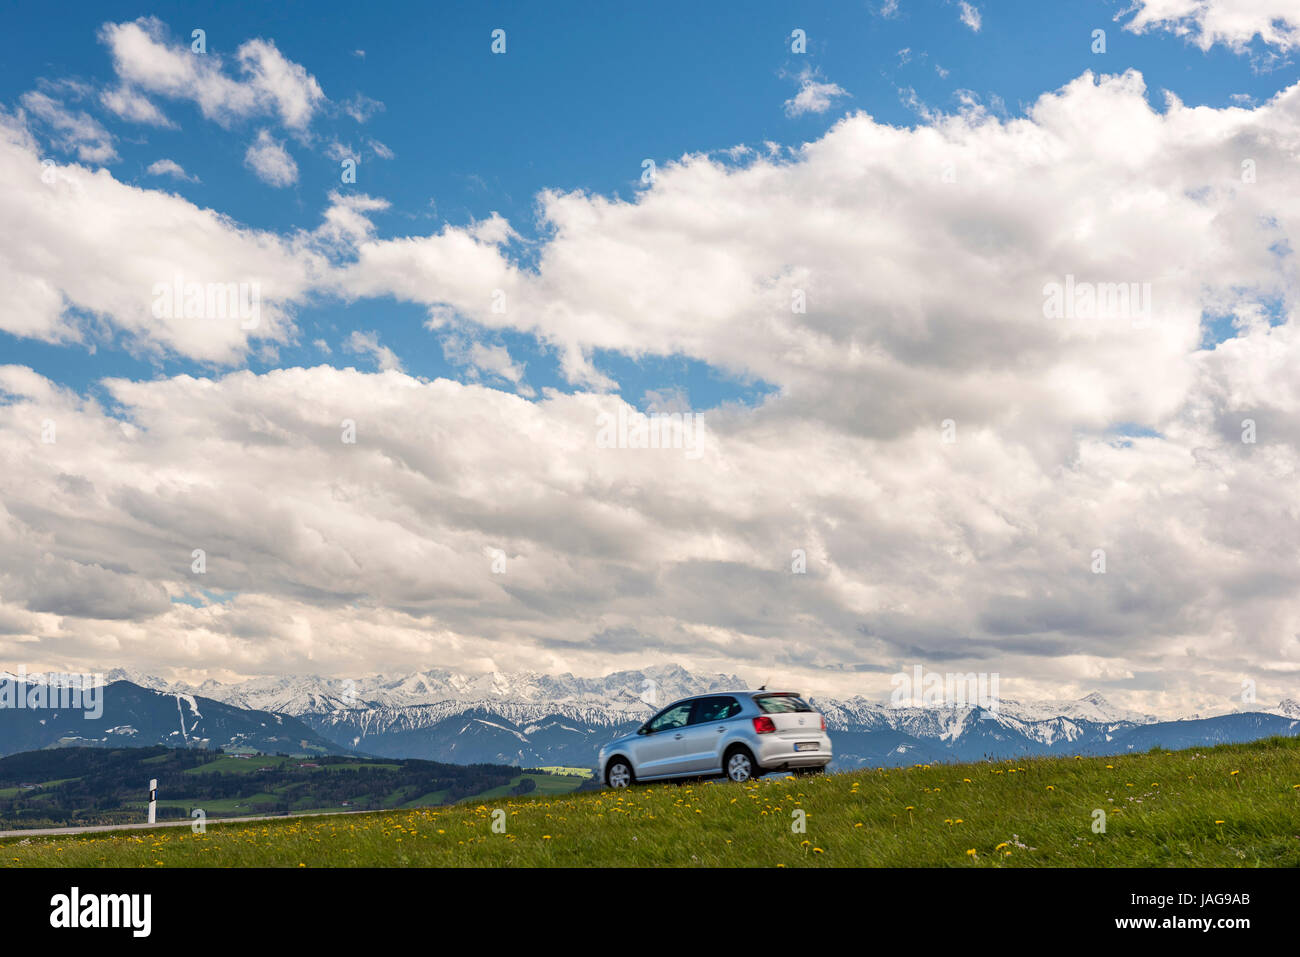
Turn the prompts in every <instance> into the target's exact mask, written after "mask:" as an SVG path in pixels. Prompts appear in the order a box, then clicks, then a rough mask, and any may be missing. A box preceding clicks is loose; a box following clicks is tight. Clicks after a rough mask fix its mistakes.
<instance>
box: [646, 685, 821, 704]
mask: <svg viewBox="0 0 1300 957" xmlns="http://www.w3.org/2000/svg"><path fill="white" fill-rule="evenodd" d="M756 694H775V695H795V696H796V697H798V695H799V692H797V691H785V690H783V689H780V688H767V689H760V690H755V689H753V688H746V689H744V690H732V691H705V692H703V693H702V694H693V695H687V696H686V697H685V698H678V699H677V700H676V701H674V702H673V703H672V704H670V705H669V706H668V707H670V708H671V707H672V705H673V704H681V703H682V702H683V701H694V700H696V699H697V698H720V697H722V696H724V695H751V696H752V695H756Z"/></svg>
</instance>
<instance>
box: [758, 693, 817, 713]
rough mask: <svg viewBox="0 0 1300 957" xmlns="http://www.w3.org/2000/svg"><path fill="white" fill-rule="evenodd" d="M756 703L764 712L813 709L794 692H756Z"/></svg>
mask: <svg viewBox="0 0 1300 957" xmlns="http://www.w3.org/2000/svg"><path fill="white" fill-rule="evenodd" d="M754 703H755V704H756V705H758V707H759V708H760V709H761V710H762V712H763V713H764V714H789V713H790V712H791V711H811V710H812V707H811V706H810V705H809V704H808V702H807V701H804V700H803V698H800V697H799V696H798V695H794V694H756V695H754Z"/></svg>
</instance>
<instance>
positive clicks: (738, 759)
mask: <svg viewBox="0 0 1300 957" xmlns="http://www.w3.org/2000/svg"><path fill="white" fill-rule="evenodd" d="M722 773H723V775H724V776H725V777H726V779H727V780H728V781H732V782H734V783H736V784H744V783H745V782H746V781H752V780H754V778H756V777H758V776H759V775H760V774H762V771H761V770H760V768H759V766H758V762H757V761H755V760H754V755H753V753H752V752H751V751H750V750H749V748H746V747H744V746H742V745H736V746H735V747H733V748H731V749H730V750H728V751H727V753H726V754H725V755H724V756H723V758H722Z"/></svg>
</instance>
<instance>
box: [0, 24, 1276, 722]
mask: <svg viewBox="0 0 1300 957" xmlns="http://www.w3.org/2000/svg"><path fill="white" fill-rule="evenodd" d="M6 24H7V27H8V30H7V32H6V39H5V40H4V41H0V42H3V43H4V52H5V55H4V56H3V57H0V179H3V180H4V181H5V182H6V183H8V184H10V186H11V187H12V188H9V189H6V190H4V191H0V222H3V223H4V225H5V229H4V230H0V287H3V288H4V289H5V291H6V298H5V301H4V307H3V309H0V458H2V459H3V460H4V461H5V462H6V465H7V468H6V470H3V471H0V664H3V663H4V661H5V660H9V661H11V662H12V663H13V664H14V665H17V664H19V663H22V664H25V666H26V667H27V668H28V670H29V671H36V670H41V669H42V668H43V667H47V668H48V667H54V668H56V669H62V670H77V669H78V668H82V669H84V668H104V667H115V666H119V665H120V666H125V667H138V668H141V669H143V670H148V671H151V672H155V673H159V674H166V675H168V676H169V677H177V678H183V679H186V680H189V679H194V680H203V679H204V678H206V677H219V678H237V677H242V676H249V675H254V674H285V673H295V672H303V671H311V672H315V673H325V674H335V675H361V674H369V673H374V672H376V671H410V670H417V669H425V668H428V667H432V666H444V667H454V668H458V669H465V670H470V671H475V672H482V671H491V670H514V669H532V670H538V671H547V672H564V671H571V672H573V673H575V674H584V675H601V674H607V673H609V672H610V671H613V670H616V669H619V668H637V667H643V666H646V665H651V664H667V663H675V664H681V665H682V666H684V667H688V668H694V669H698V670H710V671H725V672H730V673H737V674H741V675H742V676H746V677H750V678H756V679H759V680H762V679H765V678H771V679H772V680H773V681H777V682H783V683H784V682H788V683H790V684H797V685H798V686H800V687H804V688H806V689H808V690H810V692H816V693H844V694H856V693H863V694H867V695H874V696H877V697H879V696H880V693H881V692H884V693H887V692H888V688H887V681H886V678H887V675H888V673H889V671H890V670H891V669H895V668H897V669H898V670H901V671H904V672H910V669H911V668H912V667H913V666H914V665H917V664H920V665H922V666H924V667H930V668H935V667H938V668H941V669H942V670H960V671H974V672H981V673H984V672H997V673H999V674H1001V675H1002V688H1003V690H1004V691H1005V692H1006V693H1007V694H1008V696H1009V697H1016V698H1021V699H1026V700H1028V699H1033V698H1042V697H1051V698H1059V697H1065V696H1070V695H1078V694H1083V693H1087V692H1090V691H1093V690H1098V689H1100V690H1103V691H1105V692H1106V693H1107V694H1108V695H1109V696H1112V697H1113V698H1114V699H1115V700H1117V701H1121V702H1123V703H1125V704H1128V705H1130V706H1135V707H1140V708H1141V709H1142V710H1144V711H1149V712H1153V713H1154V712H1160V713H1185V712H1187V711H1189V710H1196V709H1200V710H1208V709H1213V708H1223V707H1228V708H1231V707H1235V706H1236V703H1237V702H1236V699H1235V698H1233V695H1235V694H1237V693H1238V691H1239V689H1240V687H1241V682H1242V680H1243V679H1247V678H1248V679H1250V680H1252V681H1255V682H1257V684H1258V687H1259V689H1260V695H1261V700H1264V699H1265V698H1267V697H1273V696H1276V697H1274V700H1277V699H1278V698H1281V697H1283V696H1286V695H1290V696H1292V697H1294V696H1295V695H1296V694H1297V693H1300V692H1298V691H1297V688H1300V685H1297V682H1300V664H1296V662H1300V638H1298V637H1297V635H1300V604H1297V600H1296V598H1295V596H1296V595H1300V571H1297V570H1296V566H1295V562H1294V543H1295V541H1297V540H1300V514H1298V513H1297V512H1296V510H1295V507H1294V502H1293V501H1292V500H1291V499H1290V498H1288V495H1289V494H1290V493H1289V491H1288V490H1293V489H1294V488H1295V487H1296V484H1295V483H1296V480H1297V477H1298V476H1300V428H1297V425H1296V423H1298V422H1300V393H1298V392H1297V391H1296V389H1295V385H1294V383H1295V373H1294V370H1295V368H1296V367H1297V366H1298V365H1300V320H1298V319H1297V316H1298V315H1300V313H1297V309H1296V304H1297V302H1300V268H1298V267H1297V261H1296V257H1295V250H1296V249H1297V244H1298V243H1300V176H1297V175H1296V170H1295V157H1296V156H1300V83H1298V82H1297V78H1298V76H1300V73H1298V71H1297V69H1296V64H1295V62H1294V61H1295V59H1296V57H1297V56H1300V14H1296V13H1295V10H1294V3H1289V2H1288V0H1260V2H1259V3H1257V4H1253V5H1251V6H1250V7H1248V8H1246V9H1243V8H1242V6H1241V5H1240V4H1238V3H1234V2H1232V0H1161V2H1160V3H1157V4H1151V3H1149V2H1147V0H1115V2H1108V0H1096V2H1089V0H1081V2H1072V3H1064V4H1054V3H1044V2H1041V0H1040V2H994V0H953V2H947V0H867V2H858V3H808V4H797V3H788V2H780V3H778V2H749V3H744V4H740V3H716V4H700V3H685V2H681V3H679V2H667V3H660V4H656V5H652V6H637V5H632V4H608V3H573V4H554V3H548V4H539V3H517V4H515V3H482V4H451V3H446V4H410V5H401V4H383V3H373V4H367V5H362V6H357V5H354V4H331V3H313V4H300V5H290V6H276V5H271V4H255V5H253V4H250V5H241V6H238V7H233V8H232V7H231V6H229V5H226V4H192V3H187V4H184V5H179V4H167V3H158V4H155V5H151V6H149V7H145V8H141V7H138V6H129V7H128V6H125V5H118V4H115V3H95V4H90V3H85V4H69V5H66V6H62V7H60V8H59V11H58V13H57V14H51V13H50V12H49V11H48V9H47V8H45V7H42V6H39V5H35V4H32V5H26V6H23V7H20V8H18V9H17V10H15V11H11V12H10V13H9V15H8V18H7V21H6ZM195 29H201V30H203V31H205V34H204V41H205V44H206V46H205V49H204V50H203V52H202V53H195V52H194V51H193V50H192V49H191V46H190V44H191V31H193V30H195ZM495 30H504V31H505V52H504V53H502V54H495V53H493V52H492V43H493V31H495ZM1096 30H1104V31H1105V50H1104V52H1094V45H1095V43H1096V40H1095V38H1094V31H1096ZM794 31H802V32H803V35H804V36H805V37H806V49H805V50H802V51H800V50H796V49H794V48H793V44H794V42H795V37H794V36H792V34H793V33H794ZM1167 93H1168V94H1171V95H1172V98H1173V99H1171V100H1170V99H1167V98H1166V94H1167ZM344 157H353V158H357V159H359V166H358V167H357V176H356V181H355V182H348V181H345V180H344V178H343V177H342V176H341V172H342V170H341V165H340V164H341V160H342V159H343V158H344ZM646 161H652V162H653V163H654V164H655V169H656V171H657V174H656V176H655V177H654V178H653V181H652V182H650V181H647V179H646V178H645V177H644V176H643V171H644V169H645V166H644V164H645V163H646ZM177 274H184V276H185V278H186V279H187V280H194V281H197V282H206V283H208V284H210V286H214V287H215V286H217V285H218V284H223V285H224V284H226V283H231V282H235V283H237V282H244V281H256V282H258V283H260V288H261V290H262V300H261V313H260V315H259V324H258V325H257V326H256V327H255V328H252V329H247V328H241V327H240V325H239V323H237V322H235V321H234V320H232V319H230V317H228V316H215V315H185V314H184V310H182V311H181V313H180V314H174V313H173V314H168V313H167V312H166V310H162V311H160V310H159V309H158V303H157V301H156V296H155V292H154V290H155V288H156V287H157V286H158V285H159V283H160V282H161V283H162V284H163V285H164V286H166V285H167V283H169V282H170V280H171V279H172V278H173V276H175V275H177ZM1066 289H1069V290H1072V292H1071V293H1069V295H1071V296H1075V295H1077V294H1079V292H1080V291H1081V290H1083V291H1086V296H1087V298H1086V300H1085V299H1079V300H1078V302H1076V301H1074V300H1071V301H1069V302H1066V303H1064V306H1066V307H1068V308H1061V309H1059V310H1055V311H1053V310H1051V309H1048V308H1046V306H1047V304H1048V302H1049V300H1052V299H1055V301H1056V302H1057V305H1061V299H1060V298H1059V297H1061V296H1064V295H1066V294H1065V293H1064V290H1066ZM1129 290H1133V293H1132V295H1133V296H1137V291H1138V290H1142V294H1141V296H1140V298H1137V299H1134V298H1122V299H1121V298H1120V293H1121V292H1123V293H1124V294H1125V296H1127V295H1128V291H1129ZM151 300H153V301H151ZM1085 302H1086V303H1091V304H1094V305H1095V304H1105V308H1102V309H1100V310H1097V309H1091V307H1090V306H1089V307H1086V308H1085V306H1084V305H1083V303H1085ZM498 303H499V304H500V306H501V308H500V309H498V308H496V307H497V305H498ZM1076 306H1078V308H1075V307H1076ZM630 408H631V409H633V410H645V411H679V412H685V411H690V412H695V413H698V414H699V415H700V418H699V419H695V420H694V421H696V422H700V423H703V424H702V425H701V426H700V429H699V430H698V431H696V432H694V433H692V435H693V438H692V439H691V441H692V442H694V443H696V444H695V445H693V446H692V447H690V448H689V452H690V453H691V454H689V455H686V454H684V450H683V449H682V448H681V447H677V448H665V447H659V448H644V447H640V446H638V445H636V444H633V443H628V442H623V441H622V440H621V439H620V440H619V442H616V443H614V444H611V443H610V442H608V441H607V436H608V433H607V432H606V431H605V430H603V429H602V427H601V422H602V421H608V420H609V417H614V418H615V419H618V417H619V416H622V417H623V418H622V419H620V420H619V421H626V416H627V414H628V412H629V409H630ZM346 423H352V425H353V426H355V432H354V433H351V434H352V438H353V439H355V441H351V440H350V439H349V438H348V436H349V434H350V433H349V428H348V426H347V425H346ZM196 549H198V550H201V551H203V553H204V554H205V555H206V563H205V564H204V565H203V568H202V570H201V571H196V570H195V566H194V565H193V564H192V558H191V556H192V555H193V554H194V552H195V550H196ZM1098 550H1101V551H1104V552H1105V554H1106V560H1105V562H1104V565H1105V566H1106V567H1107V568H1108V569H1109V570H1108V571H1106V572H1104V573H1099V572H1096V571H1095V570H1094V569H1095V568H1096V567H1097V559H1096V558H1095V555H1096V553H1097V552H1098ZM797 554H802V555H803V559H800V560H799V561H798V562H796V561H792V558H793V557H794V556H795V555H797ZM805 560H806V561H805ZM502 561H504V563H505V565H504V569H508V570H504V569H503V567H502V566H501V562H502ZM872 682H876V684H875V685H874V686H873V685H872Z"/></svg>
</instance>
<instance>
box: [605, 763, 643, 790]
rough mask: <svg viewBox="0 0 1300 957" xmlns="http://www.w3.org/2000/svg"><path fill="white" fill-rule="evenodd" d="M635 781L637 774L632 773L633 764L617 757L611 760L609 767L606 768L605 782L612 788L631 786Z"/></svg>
mask: <svg viewBox="0 0 1300 957" xmlns="http://www.w3.org/2000/svg"><path fill="white" fill-rule="evenodd" d="M635 782H636V775H635V774H633V773H632V765H630V764H628V763H627V762H626V761H624V760H623V759H622V758H615V759H614V760H613V761H611V762H609V767H607V768H605V783H606V784H608V785H609V786H610V787H612V788H626V787H631V786H632V784H633V783H635Z"/></svg>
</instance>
